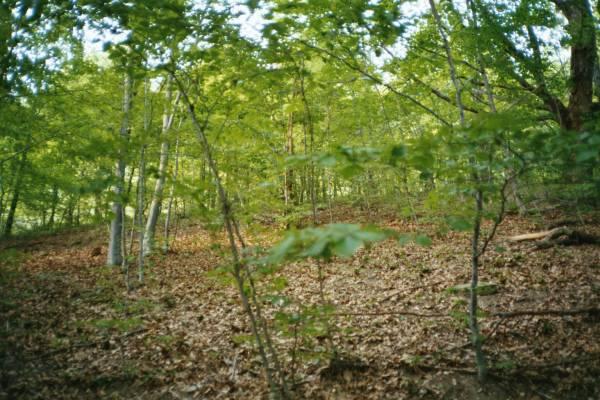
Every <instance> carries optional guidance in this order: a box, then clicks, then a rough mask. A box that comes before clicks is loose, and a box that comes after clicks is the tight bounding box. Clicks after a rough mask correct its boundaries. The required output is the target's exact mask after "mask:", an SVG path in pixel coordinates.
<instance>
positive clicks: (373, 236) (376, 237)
mask: <svg viewBox="0 0 600 400" xmlns="http://www.w3.org/2000/svg"><path fill="white" fill-rule="evenodd" d="M354 237H356V238H357V239H359V240H362V241H363V242H379V241H381V240H384V239H385V238H387V235H386V234H385V233H384V232H381V231H376V230H367V229H363V230H360V231H357V232H354Z"/></svg>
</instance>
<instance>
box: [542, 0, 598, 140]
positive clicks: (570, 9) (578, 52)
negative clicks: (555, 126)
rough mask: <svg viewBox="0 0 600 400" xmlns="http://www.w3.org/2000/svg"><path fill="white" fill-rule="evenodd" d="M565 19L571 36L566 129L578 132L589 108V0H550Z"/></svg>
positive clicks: (592, 39) (592, 40)
mask: <svg viewBox="0 0 600 400" xmlns="http://www.w3.org/2000/svg"><path fill="white" fill-rule="evenodd" d="M553 2H554V4H556V7H558V9H559V10H560V11H561V12H562V14H563V15H564V16H565V17H566V18H567V21H568V24H567V31H568V32H569V35H570V36H571V76H570V85H571V91H570V95H569V106H568V112H569V121H568V124H567V125H566V126H565V128H567V129H569V130H574V131H581V129H582V128H583V123H584V121H585V116H586V114H587V113H589V112H590V111H591V109H592V97H593V81H594V66H595V64H596V57H597V54H596V28H595V23H594V17H593V15H592V10H591V8H590V3H589V2H588V0H553Z"/></svg>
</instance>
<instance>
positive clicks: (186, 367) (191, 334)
mask: <svg viewBox="0 0 600 400" xmlns="http://www.w3.org/2000/svg"><path fill="white" fill-rule="evenodd" d="M337 214H339V215H336V220H339V221H344V220H348V221H351V222H356V221H357V220H361V218H362V219H363V220H364V221H365V222H367V216H366V215H360V213H359V212H357V211H353V210H348V209H341V210H338V211H337ZM371 217H372V216H371V215H370V214H369V216H368V218H369V219H370V218H371ZM328 218H329V214H328V213H327V215H323V219H328ZM547 218H549V219H554V218H558V216H547ZM380 219H381V221H380V222H379V224H380V225H381V226H386V227H390V228H393V229H396V230H398V231H403V232H411V233H416V232H417V231H418V232H423V231H426V232H429V237H431V238H432V243H431V245H430V246H419V245H416V244H408V245H404V246H400V245H399V244H398V243H397V242H394V241H392V240H387V241H385V242H382V243H380V244H377V245H373V246H370V247H369V248H363V249H360V250H359V251H358V252H357V253H356V254H355V255H354V256H353V257H351V258H347V259H337V258H334V259H333V260H331V261H330V262H322V261H319V262H317V261H315V260H310V259H309V260H304V261H297V262H291V263H288V264H286V265H285V266H284V267H283V268H282V269H281V270H280V271H279V272H277V273H276V275H274V276H271V277H267V278H265V279H262V280H260V281H259V282H258V291H259V293H260V294H265V295H266V294H272V292H273V287H274V286H273V285H274V284H277V285H278V286H277V288H276V290H275V291H276V292H277V293H276V294H277V295H278V296H279V297H277V298H276V299H275V300H277V301H272V300H273V299H274V297H271V298H270V299H271V301H267V300H265V303H264V312H265V313H266V315H267V319H268V321H269V322H270V324H271V326H272V328H273V329H272V332H273V333H274V343H275V345H276V347H277V349H278V351H279V353H280V354H281V355H282V357H283V360H284V364H285V369H286V372H287V373H288V375H289V376H290V379H291V380H293V384H294V385H293V388H294V389H293V390H294V393H295V395H296V396H297V397H298V398H307V399H308V398H310V399H398V398H407V399H454V398H456V399H460V398H469V399H508V398H515V399H518V398H528V399H549V398H552V399H563V398H565V399H569V398H572V399H595V398H600V384H599V382H598V378H597V377H598V376H600V374H599V372H600V324H599V322H600V316H599V315H597V314H593V313H588V314H586V313H581V314H575V315H567V316H565V315H521V316H515V317H507V318H499V317H496V316H494V314H495V313H498V312H515V311H519V310H521V311H524V310H525V311H531V310H538V311H543V310H574V309H582V308H586V307H588V308H593V307H598V306H600V301H599V300H600V275H599V271H600V248H599V247H598V246H594V245H582V246H569V247H561V246H556V247H553V248H550V249H546V250H543V251H535V252H532V251H530V246H529V245H528V244H526V243H507V241H506V240H505V239H506V238H507V237H509V236H511V235H515V234H519V233H523V232H528V231H532V230H534V229H535V228H536V227H535V226H534V224H533V223H532V222H531V221H529V220H525V219H522V218H519V217H516V216H510V217H509V218H508V219H507V220H506V221H505V222H504V223H503V224H502V225H501V226H500V229H499V232H498V235H497V237H496V239H495V241H494V243H493V245H492V246H491V247H490V250H489V252H488V253H486V255H485V256H484V257H483V260H482V268H481V280H482V281H490V282H494V283H495V284H496V285H498V292H497V293H495V294H492V295H489V296H481V298H480V300H481V302H480V306H481V313H482V314H481V318H482V323H481V329H482V334H483V335H484V336H485V337H486V340H485V343H484V349H485V351H486V354H487V355H488V363H489V365H490V367H491V368H492V379H491V382H490V383H489V384H487V385H486V386H484V387H483V388H481V387H480V386H479V385H478V384H477V383H476V379H475V377H474V375H473V374H474V371H475V369H474V356H473V352H472V350H471V348H470V346H469V343H468V342H469V336H468V335H469V333H468V332H469V331H468V327H467V325H466V319H465V318H466V312H467V306H468V299H467V297H466V296H465V295H464V294H461V293H452V292H451V291H449V290H448V288H450V287H452V286H455V285H459V284H463V283H467V282H468V281H469V245H470V243H469V236H468V233H457V232H450V233H436V229H435V226H433V225H426V224H420V225H419V227H418V229H417V227H416V226H414V225H413V224H410V223H407V222H406V221H401V220H397V219H395V218H394V217H393V216H391V215H389V214H385V213H382V215H380ZM583 228H585V230H586V231H589V232H591V233H595V234H598V233H600V232H599V229H598V226H597V224H595V223H594V221H593V219H592V220H591V221H590V222H589V223H588V224H586V225H585V226H584V227H583ZM274 231H275V230H266V231H265V233H263V234H261V235H255V236H254V237H251V241H252V242H253V244H255V245H262V246H268V245H270V244H273V243H274V242H275V241H276V240H278V239H279V236H278V235H277V234H276V233H274ZM215 236H216V238H217V242H215ZM101 238H102V232H101V231H98V230H91V231H82V230H79V231H74V232H66V233H63V234H58V235H55V236H48V237H42V238H37V239H29V242H27V241H26V240H24V241H20V242H8V243H7V244H6V245H5V248H4V250H3V252H2V254H3V255H7V254H9V253H10V254H13V255H17V256H15V257H13V258H10V259H9V258H6V260H8V261H6V260H4V259H3V260H2V261H1V263H2V267H1V269H0V271H1V275H0V286H1V289H2V301H1V302H0V366H1V371H0V398H6V399H9V398H10V399H12V398H31V399H47V398H73V399H75V398H77V399H79V398H90V399H91V398H143V399H254V398H256V399H262V398H268V392H267V388H266V384H265V382H264V378H263V372H262V369H261V366H260V359H259V358H258V356H257V353H256V351H255V348H254V346H253V342H252V337H251V331H250V328H249V322H248V320H247V318H246V316H245V315H244V313H243V312H242V307H241V305H240V301H239V298H238V294H237V292H236V290H235V288H234V287H232V286H231V285H228V284H227V282H226V279H223V277H224V276H225V275H222V274H215V273H214V271H215V269H217V268H218V267H220V266H224V265H227V261H228V259H227V253H226V250H227V248H226V244H225V241H224V240H223V239H224V238H222V237H220V236H219V235H215V234H214V232H213V233H209V232H207V231H204V230H202V229H201V228H200V227H199V226H189V227H187V228H184V229H182V231H181V232H180V234H179V236H178V238H177V241H176V243H175V244H174V248H173V251H172V252H170V253H169V254H168V255H160V254H159V255H154V256H152V257H151V258H150V259H149V262H148V274H147V282H146V284H145V285H144V286H140V287H138V288H136V290H134V291H133V292H132V293H129V294H128V293H127V292H126V290H125V285H124V283H123V276H122V274H121V272H120V269H119V268H107V267H104V266H103V263H104V254H103V253H102V252H101V253H100V254H98V251H97V250H95V249H97V248H98V247H102V246H103V243H102V242H101ZM215 243H216V244H215ZM15 260H16V261H15ZM319 263H320V264H319ZM132 268H134V267H133V266H132ZM319 268H321V277H322V278H321V279H320V278H319ZM278 279H279V280H278ZM321 289H322V290H321ZM283 299H286V301H285V302H284V301H283ZM323 301H325V303H326V304H323ZM324 306H328V308H326V309H325V308H323V310H326V311H324V314H323V315H324V316H323V315H320V316H319V315H317V314H310V315H313V316H314V318H313V317H311V318H313V319H312V320H311V321H313V322H314V324H313V325H314V326H313V325H311V326H310V328H311V329H312V330H310V331H308V328H309V326H308V324H307V325H306V327H307V331H308V332H309V333H307V334H304V335H303V336H302V337H300V338H299V337H298V334H297V332H296V336H295V337H294V335H293V329H291V328H290V327H289V326H288V329H287V331H285V330H284V329H277V328H278V325H277V316H278V315H279V314H278V313H280V312H281V311H282V310H284V309H285V310H286V312H288V313H290V314H293V313H294V312H296V313H302V312H304V313H310V312H313V311H311V310H315V309H317V308H318V307H324ZM329 306H332V307H329ZM311 307H312V308H311ZM307 315H308V314H307ZM315 315H316V316H315ZM292 327H293V326H292ZM333 353H335V357H333V356H332V354H333ZM292 375H293V376H292Z"/></svg>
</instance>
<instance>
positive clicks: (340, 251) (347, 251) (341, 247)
mask: <svg viewBox="0 0 600 400" xmlns="http://www.w3.org/2000/svg"><path fill="white" fill-rule="evenodd" d="M362 244H363V242H362V241H361V240H359V239H357V238H355V237H353V236H347V237H345V238H344V239H342V240H341V241H339V242H337V243H336V244H335V246H334V247H333V251H334V253H335V254H336V255H337V256H340V257H351V256H352V255H353V254H354V252H355V251H356V250H358V248H359V247H360V246H362Z"/></svg>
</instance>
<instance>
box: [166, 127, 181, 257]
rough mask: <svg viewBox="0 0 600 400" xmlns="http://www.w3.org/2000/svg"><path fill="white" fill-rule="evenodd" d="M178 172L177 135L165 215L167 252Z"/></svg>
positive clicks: (167, 250) (167, 249)
mask: <svg viewBox="0 0 600 400" xmlns="http://www.w3.org/2000/svg"><path fill="white" fill-rule="evenodd" d="M178 174H179V137H178V138H177V139H176V140H175V171H174V172H173V180H172V181H171V190H170V192H169V203H168V205H167V215H166V217H165V234H164V236H165V238H164V240H165V243H164V246H163V252H164V253H165V254H167V253H168V252H169V227H170V225H171V214H172V212H173V211H172V210H173V199H174V198H175V184H176V183H177V175H178Z"/></svg>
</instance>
